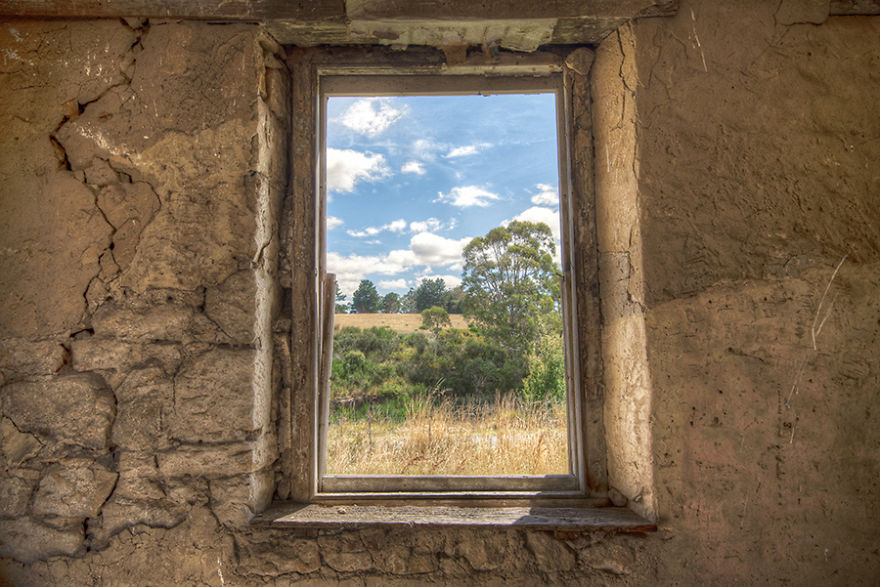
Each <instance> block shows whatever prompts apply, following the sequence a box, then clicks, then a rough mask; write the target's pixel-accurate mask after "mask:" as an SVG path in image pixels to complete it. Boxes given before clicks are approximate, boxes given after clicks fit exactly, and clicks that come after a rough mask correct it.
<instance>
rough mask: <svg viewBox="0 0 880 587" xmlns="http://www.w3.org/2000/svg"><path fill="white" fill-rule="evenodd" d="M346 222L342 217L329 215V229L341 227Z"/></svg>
mask: <svg viewBox="0 0 880 587" xmlns="http://www.w3.org/2000/svg"><path fill="white" fill-rule="evenodd" d="M343 224H345V222H343V220H342V218H337V217H336V216H328V217H327V230H333V229H334V228H339V227H340V226H342V225H343Z"/></svg>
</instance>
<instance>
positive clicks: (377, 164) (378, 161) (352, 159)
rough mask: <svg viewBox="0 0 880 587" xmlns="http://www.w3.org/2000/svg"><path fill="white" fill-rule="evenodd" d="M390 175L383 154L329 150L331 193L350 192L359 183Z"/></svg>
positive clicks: (328, 179) (328, 186)
mask: <svg viewBox="0 0 880 587" xmlns="http://www.w3.org/2000/svg"><path fill="white" fill-rule="evenodd" d="M390 173H391V170H390V169H389V168H388V164H387V163H386V162H385V157H383V156H382V155H381V154H374V153H361V152H360V151H353V150H351V149H331V148H328V149H327V189H328V190H329V191H331V192H350V191H352V190H353V189H354V186H355V184H357V183H358V182H359V181H376V180H377V179H381V178H383V177H387V176H388V175H390Z"/></svg>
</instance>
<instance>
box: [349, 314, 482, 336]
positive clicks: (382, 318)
mask: <svg viewBox="0 0 880 587" xmlns="http://www.w3.org/2000/svg"><path fill="white" fill-rule="evenodd" d="M449 318H450V319H451V320H452V327H453V328H467V327H468V322H467V320H465V318H464V316H462V315H461V314H450V315H449ZM421 325H422V316H421V314H336V316H334V318H333V330H339V329H340V328H344V327H346V326H355V327H357V328H371V327H373V326H387V327H388V328H390V329H392V330H395V331H397V332H403V333H410V332H418V331H419V327H420V326H421Z"/></svg>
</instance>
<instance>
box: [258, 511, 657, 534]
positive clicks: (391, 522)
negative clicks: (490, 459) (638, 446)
mask: <svg viewBox="0 0 880 587" xmlns="http://www.w3.org/2000/svg"><path fill="white" fill-rule="evenodd" d="M251 523H252V524H253V525H255V526H264V527H266V526H268V527H272V528H291V529H301V530H322V529H323V530H364V529H369V528H394V527H409V528H423V529H427V528H510V529H522V530H545V531H552V532H556V533H557V534H569V533H575V534H576V533H581V532H594V531H605V532H625V533H641V532H654V531H656V530H657V525H656V524H654V523H653V522H650V521H649V520H646V519H645V518H642V517H641V516H639V515H638V514H636V513H634V512H632V511H631V510H629V509H627V508H622V507H606V508H572V507H513V506H501V507H473V506H445V505H433V506H431V505H427V506H424V505H400V506H380V505H319V504H277V505H275V506H273V507H272V508H271V509H270V510H267V511H266V512H263V513H262V514H260V515H258V516H256V517H255V518H254V519H253V520H252V522H251Z"/></svg>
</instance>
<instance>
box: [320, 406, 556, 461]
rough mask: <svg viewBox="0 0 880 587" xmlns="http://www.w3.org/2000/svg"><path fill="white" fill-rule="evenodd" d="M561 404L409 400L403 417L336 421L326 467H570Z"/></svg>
mask: <svg viewBox="0 0 880 587" xmlns="http://www.w3.org/2000/svg"><path fill="white" fill-rule="evenodd" d="M567 463H568V461H567V435H566V418H565V407H564V406H563V405H558V406H554V405H551V406H549V407H545V406H543V405H534V404H532V405H526V404H524V403H523V402H521V401H519V400H517V399H515V398H514V397H513V396H512V395H510V396H507V397H505V398H504V399H501V400H497V401H496V402H495V403H494V404H478V405H472V406H464V407H454V406H453V405H452V404H451V403H449V402H446V401H444V402H441V403H440V404H439V405H435V404H433V403H431V402H427V401H422V402H413V405H412V406H411V407H410V409H409V413H408V414H407V418H406V420H404V421H403V422H400V423H397V424H395V423H392V422H391V421H390V420H387V419H372V418H361V419H357V420H344V419H340V420H337V421H336V422H335V423H333V424H331V425H330V426H329V427H328V431H327V472H328V473H331V474H337V475H342V474H349V475H350V474H359V475H546V474H561V473H566V472H568V464H567Z"/></svg>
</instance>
